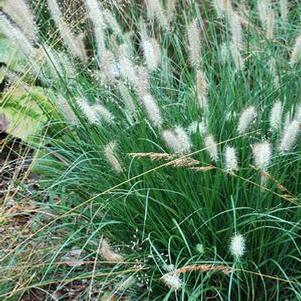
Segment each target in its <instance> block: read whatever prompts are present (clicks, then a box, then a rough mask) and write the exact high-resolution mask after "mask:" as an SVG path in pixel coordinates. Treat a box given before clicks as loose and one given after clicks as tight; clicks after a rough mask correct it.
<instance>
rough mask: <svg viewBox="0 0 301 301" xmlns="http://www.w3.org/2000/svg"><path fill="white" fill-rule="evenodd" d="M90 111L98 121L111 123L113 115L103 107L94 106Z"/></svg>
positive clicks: (99, 105)
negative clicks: (95, 115)
mask: <svg viewBox="0 0 301 301" xmlns="http://www.w3.org/2000/svg"><path fill="white" fill-rule="evenodd" d="M92 110H93V111H94V112H95V113H96V114H97V116H98V117H99V119H100V120H103V121H104V122H106V123H113V120H114V116H113V114H112V113H111V112H110V111H109V110H108V109H107V108H106V107H104V106H103V105H101V104H95V105H93V106H92Z"/></svg>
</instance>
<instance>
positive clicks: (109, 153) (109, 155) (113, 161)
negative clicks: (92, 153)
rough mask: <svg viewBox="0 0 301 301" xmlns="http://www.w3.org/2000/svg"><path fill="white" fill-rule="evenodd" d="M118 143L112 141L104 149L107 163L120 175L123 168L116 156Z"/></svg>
mask: <svg viewBox="0 0 301 301" xmlns="http://www.w3.org/2000/svg"><path fill="white" fill-rule="evenodd" d="M116 148H117V143H116V141H111V142H110V143H108V144H107V145H105V147H104V151H103V152H104V156H105V158H106V160H107V162H108V163H109V164H110V165H111V166H112V168H113V169H114V171H115V172H116V173H117V174H119V173H121V172H122V167H121V165H120V163H119V160H118V158H117V155H116Z"/></svg>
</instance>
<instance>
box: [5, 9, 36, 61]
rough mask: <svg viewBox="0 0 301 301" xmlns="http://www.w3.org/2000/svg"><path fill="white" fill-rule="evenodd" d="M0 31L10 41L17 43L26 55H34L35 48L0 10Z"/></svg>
mask: <svg viewBox="0 0 301 301" xmlns="http://www.w3.org/2000/svg"><path fill="white" fill-rule="evenodd" d="M0 32H2V33H3V34H4V35H5V36H6V37H7V38H8V39H10V40H11V41H12V42H14V43H17V44H18V46H19V47H20V49H21V51H22V52H23V53H24V54H25V55H26V56H28V57H31V58H32V57H34V55H35V53H36V49H35V48H34V47H33V45H32V44H31V43H30V41H29V40H28V38H27V37H26V36H25V35H24V33H23V32H22V31H21V30H20V29H19V28H18V27H17V26H14V25H13V24H12V23H11V22H10V20H9V19H8V18H7V16H6V15H5V14H4V13H3V12H1V11H0Z"/></svg>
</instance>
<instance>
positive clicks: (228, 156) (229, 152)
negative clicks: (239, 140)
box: [225, 146, 238, 173]
mask: <svg viewBox="0 0 301 301" xmlns="http://www.w3.org/2000/svg"><path fill="white" fill-rule="evenodd" d="M225 169H226V171H227V172H230V173H231V172H233V171H235V170H238V160H237V154H236V150H235V148H234V147H230V146H227V147H226V149H225Z"/></svg>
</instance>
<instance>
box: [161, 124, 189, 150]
mask: <svg viewBox="0 0 301 301" xmlns="http://www.w3.org/2000/svg"><path fill="white" fill-rule="evenodd" d="M162 138H163V140H164V141H165V143H166V145H167V146H168V147H169V148H170V149H171V150H172V151H173V152H174V153H176V154H179V155H182V154H187V153H190V152H191V141H190V138H189V136H188V134H187V133H186V131H185V130H184V129H183V128H182V127H179V126H178V127H176V128H175V129H173V130H164V131H162Z"/></svg>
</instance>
